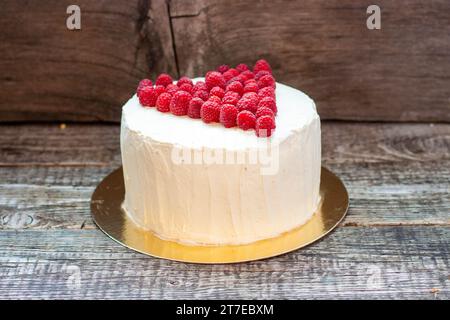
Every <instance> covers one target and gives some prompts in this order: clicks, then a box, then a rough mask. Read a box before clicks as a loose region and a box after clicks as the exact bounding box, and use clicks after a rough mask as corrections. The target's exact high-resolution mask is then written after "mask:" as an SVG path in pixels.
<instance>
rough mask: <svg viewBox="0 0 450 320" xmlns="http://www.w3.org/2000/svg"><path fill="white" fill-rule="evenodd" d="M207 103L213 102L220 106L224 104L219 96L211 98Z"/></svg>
mask: <svg viewBox="0 0 450 320" xmlns="http://www.w3.org/2000/svg"><path fill="white" fill-rule="evenodd" d="M207 101H212V102H215V103H217V104H218V105H220V104H221V103H222V99H220V98H219V97H218V96H209V98H208V100H207Z"/></svg>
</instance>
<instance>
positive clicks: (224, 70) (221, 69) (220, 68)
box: [217, 64, 230, 74]
mask: <svg viewBox="0 0 450 320" xmlns="http://www.w3.org/2000/svg"><path fill="white" fill-rule="evenodd" d="M228 69H230V67H229V66H227V65H226V64H223V65H221V66H219V67H217V72H220V73H222V74H223V73H224V72H227V71H228Z"/></svg>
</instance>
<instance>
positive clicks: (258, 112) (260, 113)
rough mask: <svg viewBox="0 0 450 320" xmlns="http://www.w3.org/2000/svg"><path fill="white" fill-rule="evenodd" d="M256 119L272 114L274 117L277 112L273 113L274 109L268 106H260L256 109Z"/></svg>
mask: <svg viewBox="0 0 450 320" xmlns="http://www.w3.org/2000/svg"><path fill="white" fill-rule="evenodd" d="M255 115H256V119H258V118H260V117H262V116H270V117H272V118H274V117H275V114H274V113H273V111H272V109H269V108H267V107H262V108H258V110H256V114H255Z"/></svg>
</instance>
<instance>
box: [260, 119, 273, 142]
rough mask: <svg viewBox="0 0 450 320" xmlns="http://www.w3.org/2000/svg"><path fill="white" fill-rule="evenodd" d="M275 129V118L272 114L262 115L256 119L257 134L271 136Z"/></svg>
mask: <svg viewBox="0 0 450 320" xmlns="http://www.w3.org/2000/svg"><path fill="white" fill-rule="evenodd" d="M274 129H275V120H274V118H273V117H271V116H262V117H260V118H258V119H257V120H256V135H257V136H258V137H270V136H271V135H272V133H273V130H274Z"/></svg>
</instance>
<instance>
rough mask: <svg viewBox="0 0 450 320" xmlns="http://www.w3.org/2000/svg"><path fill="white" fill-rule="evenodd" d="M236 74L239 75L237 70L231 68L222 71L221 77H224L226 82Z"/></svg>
mask: <svg viewBox="0 0 450 320" xmlns="http://www.w3.org/2000/svg"><path fill="white" fill-rule="evenodd" d="M238 75H239V71H237V70H236V69H233V68H231V69H229V70H228V71H226V72H224V74H223V77H224V78H225V81H226V82H228V81H230V80H231V79H233V78H234V77H236V76H238Z"/></svg>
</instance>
